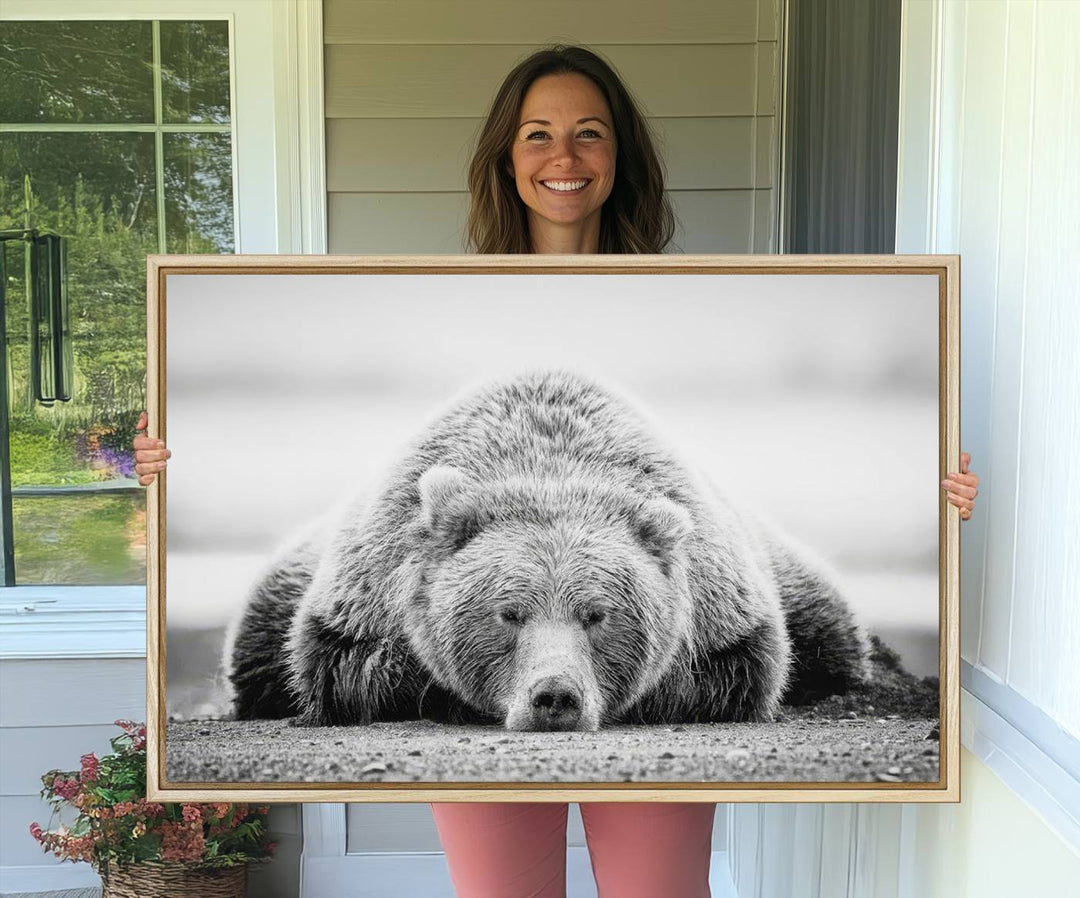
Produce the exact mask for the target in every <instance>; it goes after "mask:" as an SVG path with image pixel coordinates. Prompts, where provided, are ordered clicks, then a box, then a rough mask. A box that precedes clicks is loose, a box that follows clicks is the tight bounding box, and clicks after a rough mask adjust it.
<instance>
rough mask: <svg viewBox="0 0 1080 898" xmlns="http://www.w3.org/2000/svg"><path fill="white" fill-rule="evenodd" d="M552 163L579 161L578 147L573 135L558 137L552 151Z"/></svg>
mask: <svg viewBox="0 0 1080 898" xmlns="http://www.w3.org/2000/svg"><path fill="white" fill-rule="evenodd" d="M551 156H552V161H555V162H567V163H573V162H574V160H576V159H577V146H576V145H575V143H574V138H573V135H568V136H566V137H558V138H556V139H555V144H554V146H553V147H552V149H551Z"/></svg>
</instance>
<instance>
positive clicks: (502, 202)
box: [467, 45, 675, 253]
mask: <svg viewBox="0 0 1080 898" xmlns="http://www.w3.org/2000/svg"><path fill="white" fill-rule="evenodd" d="M562 74H579V75H584V76H585V77H587V78H589V79H591V80H592V82H593V83H594V84H595V85H596V86H597V87H598V88H599V90H600V92H601V93H602V94H603V95H604V99H605V100H607V104H608V108H609V109H610V110H611V115H612V118H613V119H614V123H613V124H614V127H615V138H616V144H617V149H616V156H615V181H614V184H613V185H612V188H611V195H610V196H609V197H608V199H607V201H606V202H605V203H604V205H603V208H602V211H601V217H600V246H599V251H600V252H601V253H660V252H663V251H664V248H665V247H666V246H667V245H668V244H669V243H670V242H671V238H672V236H673V235H674V233H675V216H674V214H673V213H672V211H671V204H670V203H669V202H668V198H667V195H666V194H665V193H664V170H663V165H662V164H661V162H660V158H659V156H657V154H656V151H655V150H654V149H653V141H652V136H651V134H650V132H649V126H648V124H647V122H646V121H645V116H644V115H642V114H641V111H640V110H639V108H638V105H637V103H636V102H635V101H634V98H633V96H632V95H631V94H630V91H628V90H627V89H626V87H625V86H624V85H623V83H622V80H621V79H620V78H619V76H618V75H617V74H616V73H615V70H614V69H612V67H611V66H610V65H609V64H608V63H607V62H605V61H604V60H603V59H601V58H600V57H599V56H597V55H596V54H595V53H593V52H592V51H591V50H587V49H585V48H584V47H573V46H564V45H558V46H555V47H549V48H546V49H543V50H538V51H537V52H535V53H533V54H532V55H531V56H529V57H528V58H527V59H525V60H524V61H523V62H520V63H518V65H517V66H516V67H515V68H514V69H513V71H511V72H510V74H509V75H507V76H506V79H505V80H504V81H503V83H502V86H501V87H500V88H499V91H498V93H497V94H496V95H495V99H494V100H493V101H492V104H491V109H490V110H489V111H488V115H487V119H486V121H485V122H484V125H483V128H482V129H481V131H480V138H479V140H478V141H477V145H476V152H475V153H474V154H473V158H472V162H471V163H470V164H469V182H468V183H469V193H470V195H471V202H470V206H469V222H468V232H467V237H468V247H469V249H470V250H472V251H474V252H478V253H531V252H532V245H531V243H530V241H529V225H528V219H527V218H526V213H525V204H524V203H523V202H522V201H521V197H520V196H518V192H517V185H516V184H515V182H514V179H513V177H512V176H511V175H510V173H509V171H508V167H509V164H510V147H511V144H512V142H513V139H514V135H515V134H516V133H517V126H518V114H519V113H520V111H521V104H522V103H523V102H524V100H525V94H526V92H528V90H529V88H530V87H531V86H532V83H533V82H534V81H536V79H537V78H540V77H542V76H544V75H562Z"/></svg>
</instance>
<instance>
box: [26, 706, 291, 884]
mask: <svg viewBox="0 0 1080 898" xmlns="http://www.w3.org/2000/svg"><path fill="white" fill-rule="evenodd" d="M116 725H117V726H118V727H120V729H121V730H122V731H123V732H122V733H121V735H119V736H117V737H116V738H114V739H112V740H111V744H112V747H113V753H112V754H109V755H105V756H104V757H101V758H98V757H96V756H95V755H93V754H87V755H83V757H82V768H81V769H80V770H78V771H70V772H65V771H60V770H50V771H49V772H48V773H46V774H45V775H44V776H42V778H41V782H42V785H43V786H44V788H43V789H42V790H41V797H42V798H44V799H45V800H46V801H47V802H48V803H49V804H50V805H51V806H52V808H53V820H54V821H55V820H56V818H57V815H59V814H61V813H63V812H64V811H68V812H69V813H70V810H74V811H75V812H76V816H75V820H74V822H72V823H67V824H62V825H60V826H59V827H58V828H57V829H55V830H52V829H50V830H44V829H42V828H41V826H40V825H39V824H37V823H33V824H31V826H30V834H31V835H32V836H33V837H34V838H35V839H37V841H38V842H40V843H41V846H42V848H43V849H44V850H45V851H47V852H48V851H51V852H52V853H53V854H55V855H56V856H57V857H58V858H60V859H61V860H65V861H87V862H89V863H90V864H92V865H93V867H94V869H95V870H97V872H98V873H99V874H100V875H101V881H102V898H145V896H149V895H154V896H158V898H182V896H183V898H187V896H199V898H243V896H244V893H245V889H246V886H247V865H248V864H250V863H256V862H260V861H266V860H269V858H270V856H271V854H272V852H273V848H274V846H273V844H272V843H271V842H270V840H269V836H268V831H267V821H266V815H267V813H268V812H269V808H266V807H258V808H256V807H251V806H249V805H244V804H228V803H224V802H221V803H209V804H160V803H158V802H154V801H147V800H146V727H145V726H142V725H140V724H136V723H132V722H131V721H129V720H118V721H116ZM51 825H52V821H50V826H51Z"/></svg>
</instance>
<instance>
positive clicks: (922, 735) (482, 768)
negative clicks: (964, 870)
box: [166, 640, 939, 783]
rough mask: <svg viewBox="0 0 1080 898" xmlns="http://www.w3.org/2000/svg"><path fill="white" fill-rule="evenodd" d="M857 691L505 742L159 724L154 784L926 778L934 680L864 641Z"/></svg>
mask: <svg viewBox="0 0 1080 898" xmlns="http://www.w3.org/2000/svg"><path fill="white" fill-rule="evenodd" d="M872 662H873V669H874V675H873V678H872V681H871V684H870V685H869V686H867V687H866V688H865V689H862V690H859V691H858V692H855V693H851V694H849V695H846V696H833V697H831V698H829V699H826V700H824V701H822V702H819V703H817V704H816V705H810V706H803V707H789V708H785V709H784V711H783V712H782V714H781V715H780V717H779V718H778V719H777V720H776V721H774V722H771V723H737V724H736V723H724V724H700V723H687V724H681V725H675V726H626V727H612V728H608V729H603V730H600V731H599V732H596V733H582V732H570V733H514V732H508V731H507V730H504V729H502V728H499V727H485V726H451V725H448V724H439V723H432V722H430V721H424V720H419V721H408V722H403V723H377V724H372V725H370V726H366V727H319V728H308V727H293V726H290V724H289V722H288V721H279V720H273V721H272V720H266V721H247V722H238V721H231V720H179V719H173V720H170V721H169V725H168V737H167V745H166V768H167V778H168V779H169V780H170V781H171V782H174V783H179V782H183V783H196V782H198V783H206V782H250V783H271V782H329V783H353V782H356V783H364V782H512V783H522V782H560V783H570V782H589V783H594V782H616V783H625V782H710V783H718V782H932V781H936V780H937V779H938V764H939V752H938V747H939V742H938V726H937V724H938V713H937V712H938V683H937V680H936V679H935V678H926V679H923V680H918V679H916V678H915V677H912V676H911V675H910V674H907V673H905V672H904V671H903V670H902V669H901V668H900V665H899V662H898V660H897V658H896V656H895V654H894V653H892V652H891V651H890V650H889V649H887V648H885V647H884V646H882V645H881V643H880V642H878V641H876V640H875V650H874V654H873V656H872Z"/></svg>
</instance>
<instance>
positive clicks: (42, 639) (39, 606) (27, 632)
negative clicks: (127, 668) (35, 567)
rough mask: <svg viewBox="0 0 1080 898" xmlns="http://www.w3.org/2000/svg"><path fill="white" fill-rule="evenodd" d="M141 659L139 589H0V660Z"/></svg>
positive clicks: (142, 637) (142, 596) (143, 592)
mask: <svg viewBox="0 0 1080 898" xmlns="http://www.w3.org/2000/svg"><path fill="white" fill-rule="evenodd" d="M145 656H146V588H145V587H144V586H9V587H5V588H2V589H0V659H3V660H8V659H14V658H24V659H25V658H143V657H145Z"/></svg>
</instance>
